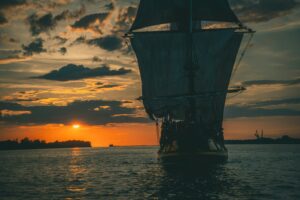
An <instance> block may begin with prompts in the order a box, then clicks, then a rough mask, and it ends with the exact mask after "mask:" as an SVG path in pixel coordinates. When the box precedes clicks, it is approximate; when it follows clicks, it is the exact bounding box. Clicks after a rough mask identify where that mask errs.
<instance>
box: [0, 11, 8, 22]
mask: <svg viewBox="0 0 300 200" xmlns="http://www.w3.org/2000/svg"><path fill="white" fill-rule="evenodd" d="M7 22H8V21H7V19H6V17H5V16H4V14H3V13H2V12H0V25H2V24H6V23H7Z"/></svg>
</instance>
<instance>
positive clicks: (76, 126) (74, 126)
mask: <svg viewBox="0 0 300 200" xmlns="http://www.w3.org/2000/svg"><path fill="white" fill-rule="evenodd" d="M72 127H73V128H75V129H78V128H80V125H79V124H73V126H72Z"/></svg>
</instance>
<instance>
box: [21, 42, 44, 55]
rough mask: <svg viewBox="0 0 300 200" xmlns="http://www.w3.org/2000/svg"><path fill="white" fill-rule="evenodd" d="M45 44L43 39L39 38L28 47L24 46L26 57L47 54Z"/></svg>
mask: <svg viewBox="0 0 300 200" xmlns="http://www.w3.org/2000/svg"><path fill="white" fill-rule="evenodd" d="M43 42H44V41H43V40H42V39H41V38H37V39H35V40H34V41H33V42H31V43H30V44H28V45H27V46H26V45H22V48H23V50H24V55H26V56H32V55H33V54H40V53H42V52H46V49H44V48H43Z"/></svg>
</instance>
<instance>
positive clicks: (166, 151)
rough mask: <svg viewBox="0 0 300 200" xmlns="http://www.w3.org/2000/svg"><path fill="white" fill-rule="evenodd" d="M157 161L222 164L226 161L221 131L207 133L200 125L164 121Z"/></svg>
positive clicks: (226, 155) (226, 153) (226, 152)
mask: <svg viewBox="0 0 300 200" xmlns="http://www.w3.org/2000/svg"><path fill="white" fill-rule="evenodd" d="M158 159H159V160H161V161H166V162H183V163H185V162H190V161H191V162H196V163H203V162H222V161H226V160H227V159H228V151H227V149H226V147H225V145H224V137H223V131H222V129H221V130H219V131H216V132H209V131H208V130H205V129H203V128H202V127H201V125H200V124H186V123H184V122H169V121H164V122H163V123H162V128H161V137H160V149H159V151H158Z"/></svg>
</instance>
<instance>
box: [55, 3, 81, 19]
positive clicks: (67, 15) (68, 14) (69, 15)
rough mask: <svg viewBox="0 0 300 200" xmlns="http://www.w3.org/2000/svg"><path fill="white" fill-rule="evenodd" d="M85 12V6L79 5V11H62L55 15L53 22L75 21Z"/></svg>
mask: <svg viewBox="0 0 300 200" xmlns="http://www.w3.org/2000/svg"><path fill="white" fill-rule="evenodd" d="M85 12H86V9H85V6H84V5H81V8H80V9H79V10H74V11H70V10H64V11H63V12H62V13H60V14H58V15H56V16H55V18H54V20H56V21H61V20H66V19H75V18H78V17H80V16H81V15H83V14H84V13H85Z"/></svg>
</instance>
